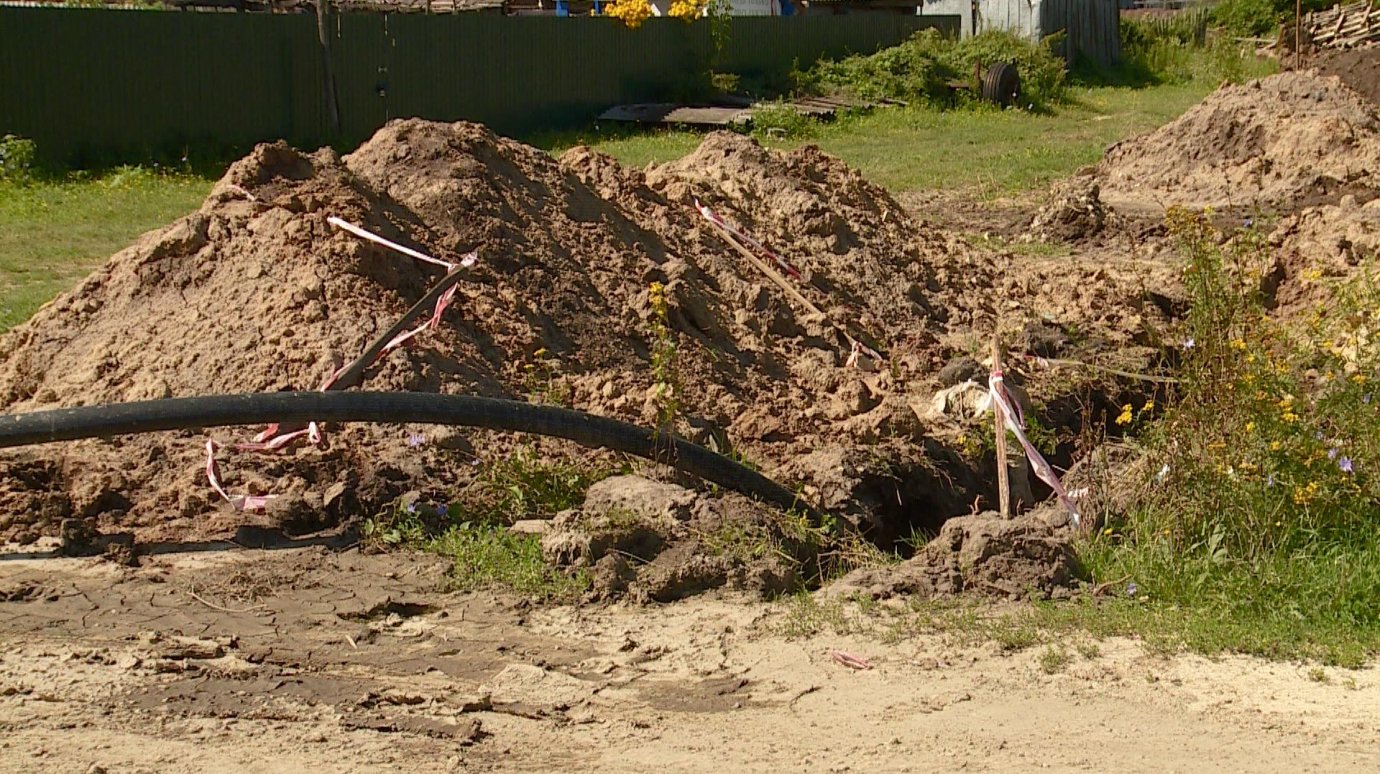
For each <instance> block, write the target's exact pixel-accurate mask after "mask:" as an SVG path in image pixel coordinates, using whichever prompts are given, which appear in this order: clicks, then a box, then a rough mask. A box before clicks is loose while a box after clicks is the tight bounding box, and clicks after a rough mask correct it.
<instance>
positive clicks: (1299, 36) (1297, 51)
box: [1294, 0, 1303, 70]
mask: <svg viewBox="0 0 1380 774" xmlns="http://www.w3.org/2000/svg"><path fill="white" fill-rule="evenodd" d="M1300 67H1303V0H1294V69H1295V70H1297V69H1299V68H1300Z"/></svg>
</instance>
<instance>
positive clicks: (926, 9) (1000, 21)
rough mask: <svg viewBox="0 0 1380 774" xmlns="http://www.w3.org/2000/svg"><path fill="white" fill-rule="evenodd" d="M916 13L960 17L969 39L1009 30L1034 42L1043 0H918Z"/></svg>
mask: <svg viewBox="0 0 1380 774" xmlns="http://www.w3.org/2000/svg"><path fill="white" fill-rule="evenodd" d="M919 3H920V4H919V5H917V6H916V12H917V14H919V15H921V16H934V15H940V14H947V15H954V16H958V18H959V19H960V23H959V34H960V35H962V36H963V37H965V38H966V37H969V36H971V35H975V34H977V33H979V32H985V31H987V30H1006V31H1008V32H1012V33H1015V34H1017V35H1020V36H1022V37H1026V38H1030V39H1031V40H1039V39H1040V0H919Z"/></svg>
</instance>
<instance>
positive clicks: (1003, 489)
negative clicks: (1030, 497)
mask: <svg viewBox="0 0 1380 774" xmlns="http://www.w3.org/2000/svg"><path fill="white" fill-rule="evenodd" d="M992 373H994V374H997V373H1001V335H1000V334H997V335H994V336H993V337H992ZM992 419H993V420H994V421H995V422H996V424H995V430H996V439H997V494H998V497H999V502H1000V503H1001V517H1002V518H1003V519H1009V518H1011V485H1010V481H1009V480H1008V478H1007V477H1008V475H1009V471H1008V470H1007V468H1006V417H1005V416H1004V415H1003V412H1002V410H1001V403H1000V402H999V401H997V400H996V399H995V397H994V398H993V400H992Z"/></svg>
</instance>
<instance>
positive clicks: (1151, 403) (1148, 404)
mask: <svg viewBox="0 0 1380 774" xmlns="http://www.w3.org/2000/svg"><path fill="white" fill-rule="evenodd" d="M1154 410H1155V399H1154V398H1151V399H1150V400H1147V401H1145V405H1144V406H1142V407H1141V409H1140V413H1142V414H1149V413H1150V412H1151V411H1154Z"/></svg>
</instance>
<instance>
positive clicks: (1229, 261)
mask: <svg viewBox="0 0 1380 774" xmlns="http://www.w3.org/2000/svg"><path fill="white" fill-rule="evenodd" d="M1169 227H1170V230H1171V232H1172V233H1173V234H1174V235H1176V236H1177V238H1178V240H1179V243H1180V245H1181V248H1182V252H1183V253H1184V254H1185V256H1186V257H1187V259H1188V263H1187V267H1186V269H1185V274H1184V280H1185V285H1186V287H1187V289H1188V291H1189V294H1190V298H1191V302H1192V306H1191V308H1190V311H1189V313H1188V316H1187V319H1186V321H1185V325H1184V329H1183V331H1182V336H1181V337H1180V338H1179V343H1178V345H1177V348H1178V350H1179V351H1178V352H1177V353H1176V356H1177V357H1180V358H1181V359H1182V367H1181V383H1180V384H1179V385H1178V390H1177V394H1176V395H1174V396H1172V397H1173V399H1174V400H1173V405H1172V407H1171V408H1170V409H1169V410H1168V411H1167V412H1166V413H1165V416H1164V419H1163V420H1162V421H1160V422H1158V423H1156V424H1153V425H1152V426H1151V427H1150V428H1149V429H1148V431H1147V433H1146V436H1145V439H1144V440H1145V442H1146V446H1147V448H1148V450H1149V453H1150V454H1151V455H1152V456H1153V458H1154V459H1153V460H1152V464H1151V465H1148V466H1146V469H1147V470H1149V471H1151V475H1152V476H1153V480H1152V481H1149V482H1146V483H1147V485H1146V486H1145V487H1144V488H1143V491H1144V492H1145V494H1144V495H1142V496H1141V497H1140V499H1139V502H1137V503H1136V504H1135V505H1134V506H1133V507H1132V508H1131V509H1130V511H1129V513H1128V514H1127V516H1126V518H1125V520H1124V522H1122V523H1114V524H1109V525H1107V528H1106V529H1105V530H1104V531H1103V532H1102V533H1101V534H1100V535H1099V536H1097V537H1096V538H1094V539H1093V540H1092V541H1091V543H1090V545H1089V546H1087V547H1086V549H1085V551H1084V558H1085V560H1087V561H1088V563H1089V564H1090V565H1091V566H1092V567H1093V569H1094V571H1095V573H1096V574H1097V575H1098V576H1099V577H1105V578H1121V577H1129V578H1133V579H1134V580H1135V583H1136V586H1137V588H1138V589H1139V591H1140V596H1141V597H1142V598H1150V599H1156V600H1160V601H1164V602H1168V603H1172V604H1178V605H1184V606H1186V607H1192V608H1195V609H1199V610H1207V609H1210V610H1212V611H1213V612H1214V613H1215V614H1216V615H1217V616H1218V617H1219V618H1221V619H1223V620H1224V621H1227V622H1230V623H1231V624H1232V625H1233V627H1234V629H1235V630H1236V632H1237V633H1236V634H1235V635H1233V634H1232V633H1231V632H1230V631H1227V630H1222V631H1220V632H1219V634H1221V636H1223V637H1225V638H1226V640H1225V643H1224V644H1225V645H1226V646H1227V647H1230V648H1232V649H1236V648H1239V649H1243V650H1249V651H1253V652H1261V651H1263V652H1266V653H1267V654H1270V653H1274V654H1275V655H1279V654H1280V653H1285V652H1288V653H1298V652H1300V651H1302V652H1304V653H1313V652H1320V653H1319V654H1320V655H1323V656H1325V657H1330V658H1338V656H1337V654H1338V652H1339V650H1338V648H1339V647H1341V646H1339V645H1338V644H1337V638H1338V637H1340V638H1341V639H1342V640H1352V639H1354V637H1356V636H1370V637H1372V638H1374V636H1375V635H1376V634H1377V633H1380V605H1377V604H1376V600H1377V599H1380V561H1377V559H1378V558H1380V538H1377V536H1376V529H1375V528H1376V513H1377V512H1380V511H1378V510H1377V507H1378V506H1380V476H1377V475H1376V473H1377V472H1380V412H1377V411H1376V410H1375V405H1374V392H1373V391H1374V387H1375V385H1374V381H1373V380H1374V378H1375V374H1376V373H1380V370H1377V369H1380V336H1377V332H1380V312H1377V309H1380V286H1377V284H1376V282H1375V280H1374V276H1373V275H1372V274H1371V273H1370V272H1369V271H1366V272H1362V273H1361V274H1360V275H1358V276H1356V277H1354V278H1351V279H1347V280H1344V281H1341V282H1339V283H1338V284H1337V285H1336V286H1335V287H1333V288H1332V291H1333V292H1332V294H1331V295H1332V298H1333V301H1332V302H1331V303H1330V304H1329V305H1327V306H1326V307H1325V308H1319V309H1317V310H1316V311H1315V312H1314V314H1313V315H1312V317H1311V318H1309V319H1307V320H1305V321H1302V323H1301V324H1292V323H1289V322H1288V321H1280V320H1276V319H1273V318H1271V317H1270V316H1268V315H1267V314H1266V308H1265V300H1266V299H1265V297H1264V296H1263V294H1262V292H1261V288H1262V286H1263V283H1264V281H1265V280H1266V272H1265V268H1266V265H1267V264H1266V261H1265V258H1266V254H1267V246H1266V244H1265V242H1264V239H1263V238H1262V237H1261V235H1260V234H1259V233H1257V232H1255V231H1252V230H1241V231H1239V232H1237V233H1235V234H1232V235H1226V234H1223V233H1222V232H1220V231H1218V229H1216V228H1215V227H1214V226H1213V225H1212V224H1211V222H1210V220H1209V215H1204V214H1195V213H1189V212H1187V211H1184V210H1173V211H1171V213H1170V215H1169ZM1302 279H1303V281H1305V282H1320V281H1321V276H1320V275H1319V274H1318V273H1317V272H1307V271H1306V272H1304V275H1303V278H1302ZM1260 630H1267V631H1270V632H1272V637H1271V638H1269V639H1264V640H1262V639H1261V638H1259V637H1256V636H1255V635H1254V634H1253V633H1252V632H1253V631H1255V632H1258V631H1260ZM1367 633H1369V634H1367ZM1276 649H1278V650H1276Z"/></svg>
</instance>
